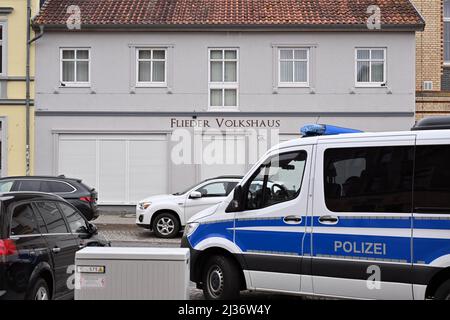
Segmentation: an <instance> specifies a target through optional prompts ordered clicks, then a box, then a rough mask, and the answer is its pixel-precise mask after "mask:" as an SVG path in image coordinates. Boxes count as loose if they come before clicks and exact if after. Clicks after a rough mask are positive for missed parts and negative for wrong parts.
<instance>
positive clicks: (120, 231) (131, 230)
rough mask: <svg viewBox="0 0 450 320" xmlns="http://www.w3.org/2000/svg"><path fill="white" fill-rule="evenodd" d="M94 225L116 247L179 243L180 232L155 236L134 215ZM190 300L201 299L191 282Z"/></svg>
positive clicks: (250, 295)
mask: <svg viewBox="0 0 450 320" xmlns="http://www.w3.org/2000/svg"><path fill="white" fill-rule="evenodd" d="M94 223H95V225H96V226H97V227H98V230H99V235H100V236H103V237H105V238H106V239H107V240H109V241H110V242H111V245H112V246H116V247H157V248H158V247H160V248H178V247H180V243H181V234H180V235H179V236H178V237H176V238H174V239H159V238H156V237H155V236H154V234H153V232H150V231H149V230H145V229H142V228H139V227H137V226H136V225H135V223H134V215H125V216H100V217H99V218H98V219H97V220H96V221H94ZM241 298H242V299H244V300H254V299H258V300H259V299H263V300H271V299H295V300H302V299H304V298H302V297H295V296H287V295H277V294H268V293H255V292H243V293H242V294H241ZM190 299H191V300H202V299H203V292H202V291H201V290H198V289H196V288H195V285H194V284H193V283H191V289H190Z"/></svg>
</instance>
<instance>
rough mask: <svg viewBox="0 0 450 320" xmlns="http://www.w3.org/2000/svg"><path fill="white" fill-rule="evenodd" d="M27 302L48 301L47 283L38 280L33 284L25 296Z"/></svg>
mask: <svg viewBox="0 0 450 320" xmlns="http://www.w3.org/2000/svg"><path fill="white" fill-rule="evenodd" d="M27 299H28V300H50V290H49V289H48V285H47V282H46V281H45V280H44V279H42V278H39V279H37V280H36V282H35V283H34V285H33V287H32V288H31V290H30V292H29V293H28V295H27Z"/></svg>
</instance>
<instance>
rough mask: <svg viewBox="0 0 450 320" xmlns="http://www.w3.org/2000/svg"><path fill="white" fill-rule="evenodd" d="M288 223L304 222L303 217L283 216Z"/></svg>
mask: <svg viewBox="0 0 450 320" xmlns="http://www.w3.org/2000/svg"><path fill="white" fill-rule="evenodd" d="M283 221H284V223H286V224H300V223H302V217H300V216H287V217H284V218H283Z"/></svg>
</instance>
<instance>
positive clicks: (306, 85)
mask: <svg viewBox="0 0 450 320" xmlns="http://www.w3.org/2000/svg"><path fill="white" fill-rule="evenodd" d="M282 50H291V51H295V50H305V51H306V60H305V59H296V58H295V54H294V53H293V56H292V59H281V51H282ZM310 51H311V50H310V48H309V47H278V48H277V65H278V88H309V87H310V81H309V73H310V70H309V68H310V65H311V63H310V62H311V60H310V57H311V54H310ZM282 61H292V62H294V65H295V61H301V62H305V61H306V82H296V81H295V67H294V65H293V68H292V80H293V81H292V82H282V81H281V62H282Z"/></svg>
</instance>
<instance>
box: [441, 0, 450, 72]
mask: <svg viewBox="0 0 450 320" xmlns="http://www.w3.org/2000/svg"><path fill="white" fill-rule="evenodd" d="M443 11H444V12H443V13H442V16H443V18H444V26H443V30H442V33H443V40H442V41H443V44H444V48H443V56H444V57H443V59H444V65H446V66H450V60H445V43H446V41H445V24H446V23H450V16H449V17H446V16H445V1H444V3H443Z"/></svg>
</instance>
